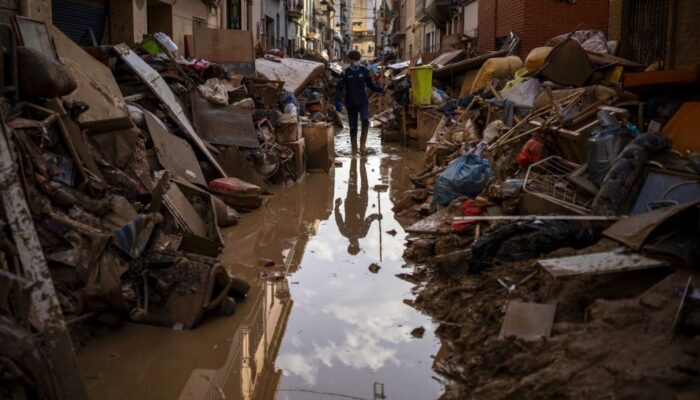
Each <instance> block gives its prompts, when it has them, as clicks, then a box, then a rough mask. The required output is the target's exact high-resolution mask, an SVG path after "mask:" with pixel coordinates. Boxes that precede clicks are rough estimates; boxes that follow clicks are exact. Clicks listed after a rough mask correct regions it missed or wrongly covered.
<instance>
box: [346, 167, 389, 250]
mask: <svg viewBox="0 0 700 400" xmlns="http://www.w3.org/2000/svg"><path fill="white" fill-rule="evenodd" d="M365 162H366V160H364V159H363V160H362V161H361V162H360V179H361V185H360V191H359V193H358V191H357V159H356V158H353V159H352V160H351V161H350V181H349V182H348V194H347V195H346V196H345V221H343V216H342V215H341V214H340V205H341V204H342V203H343V200H341V199H340V197H338V198H337V199H335V223H336V225H338V229H339V230H340V233H341V234H342V235H343V236H345V237H346V238H348V240H349V241H350V245H349V246H348V253H350V254H352V255H355V254H357V253H359V252H360V239H361V238H364V237H365V236H367V232H368V231H369V227H370V226H371V225H372V222H373V221H375V220H378V219H381V218H382V217H381V215H380V214H372V215H370V216H369V217H367V218H365V213H366V212H367V200H368V199H367V196H368V195H367V190H368V187H367V169H366V168H365Z"/></svg>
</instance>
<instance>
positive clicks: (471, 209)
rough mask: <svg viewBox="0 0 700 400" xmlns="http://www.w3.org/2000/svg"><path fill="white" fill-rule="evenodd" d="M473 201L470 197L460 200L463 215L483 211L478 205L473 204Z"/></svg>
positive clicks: (476, 213)
mask: <svg viewBox="0 0 700 400" xmlns="http://www.w3.org/2000/svg"><path fill="white" fill-rule="evenodd" d="M474 203H475V201H474V200H472V199H466V200H464V202H462V214H464V215H482V214H483V213H484V211H483V210H482V209H481V208H480V207H479V206H475V205H474Z"/></svg>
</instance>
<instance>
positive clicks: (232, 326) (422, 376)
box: [79, 130, 442, 400]
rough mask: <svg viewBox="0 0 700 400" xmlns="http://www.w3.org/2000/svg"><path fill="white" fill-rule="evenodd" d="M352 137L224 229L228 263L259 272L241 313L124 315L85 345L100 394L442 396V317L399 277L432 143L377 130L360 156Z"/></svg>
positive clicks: (104, 399)
mask: <svg viewBox="0 0 700 400" xmlns="http://www.w3.org/2000/svg"><path fill="white" fill-rule="evenodd" d="M347 143H348V139H347V131H343V132H342V133H340V134H339V135H337V136H336V149H337V151H338V153H339V155H338V156H337V158H336V160H337V161H339V162H340V163H342V165H340V166H337V167H336V168H335V169H333V170H331V172H330V173H328V174H325V173H311V174H308V175H307V176H306V177H304V179H303V180H301V181H300V182H298V183H296V184H294V185H290V186H286V187H273V188H272V191H273V192H274V193H275V195H274V196H273V197H272V198H271V200H270V202H269V204H268V205H267V206H266V207H264V208H262V209H260V210H257V211H255V212H252V213H248V214H245V215H243V218H242V219H241V222H240V223H239V225H237V226H235V227H232V228H228V229H226V230H225V231H224V232H223V235H224V239H225V241H226V247H225V249H224V251H223V254H222V259H223V261H224V264H225V265H226V266H227V267H228V268H230V271H231V272H232V273H234V274H236V275H239V276H242V277H245V278H247V279H248V280H249V281H250V282H251V284H252V288H251V291H250V293H249V295H248V297H247V299H246V300H245V301H242V302H239V304H238V307H237V309H236V313H235V314H234V315H233V316H231V317H209V318H207V319H205V320H204V321H202V322H201V323H200V325H199V326H197V327H196V328H195V329H193V330H191V331H181V330H173V329H165V328H161V327H154V326H146V325H137V324H131V323H125V324H123V325H122V326H121V327H120V328H118V329H116V330H113V331H109V332H104V333H100V334H98V335H97V336H95V337H93V338H91V339H90V340H89V341H88V342H87V345H86V347H85V348H84V349H83V350H82V351H81V353H80V355H79V362H80V365H81V368H82V372H83V377H84V380H85V384H86V387H87V390H88V392H89V395H90V397H91V398H94V399H101V400H109V399H275V398H276V399H280V400H297V399H311V400H314V399H343V398H344V399H369V400H371V399H378V398H387V399H401V400H408V399H421V400H424V399H433V398H437V397H439V395H440V393H441V392H442V386H441V384H440V383H439V381H438V380H437V379H436V378H435V374H434V372H433V371H432V363H433V357H434V355H435V354H436V353H437V351H438V349H439V347H440V343H439V341H438V340H437V339H436V338H435V337H434V336H433V331H434V325H433V323H432V322H431V321H430V320H429V318H428V317H426V316H425V315H423V314H421V313H419V312H418V311H416V310H414V309H413V308H411V307H410V306H408V305H406V304H405V303H404V299H412V298H413V295H412V294H411V288H412V286H413V285H412V284H411V283H409V282H406V281H404V280H402V279H400V278H398V277H396V276H395V275H396V274H398V273H402V272H403V273H406V272H411V269H407V268H403V266H404V260H403V258H402V254H403V250H404V238H405V233H404V231H403V229H402V227H401V224H400V223H399V221H397V220H396V219H395V218H394V215H393V213H392V212H391V208H392V205H393V202H394V201H396V200H397V198H398V197H399V196H400V194H401V193H402V192H403V190H404V189H405V188H406V187H408V185H409V175H410V174H411V173H412V172H415V170H416V169H417V168H418V165H419V162H420V157H421V154H420V153H418V152H416V151H412V150H406V149H401V148H400V147H399V146H397V145H394V144H384V145H382V144H381V143H380V141H379V139H378V133H377V132H375V131H373V130H370V138H369V147H371V148H374V149H376V150H378V151H377V153H376V154H373V155H370V156H368V157H366V158H362V159H360V158H351V157H350V156H349V155H348V144H347ZM382 184H383V185H386V186H383V187H382V186H379V187H376V185H382ZM387 186H388V187H387ZM384 188H386V190H384ZM380 215H381V218H380ZM394 231H395V232H394ZM389 232H390V233H389ZM270 260H271V261H272V262H274V266H273V267H269V266H265V264H267V265H270V264H271V263H270ZM372 263H376V264H378V265H379V266H380V267H381V269H380V270H379V271H378V272H377V273H372V272H370V271H369V269H368V267H369V265H370V264H372ZM420 326H422V327H424V328H425V335H424V336H423V338H422V339H416V338H414V337H412V336H411V334H410V332H411V331H412V330H413V329H414V328H416V327H420ZM381 393H383V394H384V396H385V397H380V394H381Z"/></svg>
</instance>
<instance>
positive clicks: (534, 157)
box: [518, 139, 544, 169]
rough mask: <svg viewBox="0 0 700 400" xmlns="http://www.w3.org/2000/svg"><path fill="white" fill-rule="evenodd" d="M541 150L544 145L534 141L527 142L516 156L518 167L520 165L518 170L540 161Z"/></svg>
mask: <svg viewBox="0 0 700 400" xmlns="http://www.w3.org/2000/svg"><path fill="white" fill-rule="evenodd" d="M543 149H544V145H543V144H542V142H539V141H537V140H535V139H530V140H528V141H527V143H525V146H523V148H522V150H520V154H518V165H520V168H521V169H525V168H527V167H529V166H530V165H531V164H534V163H536V162H537V161H540V158H542V150H543Z"/></svg>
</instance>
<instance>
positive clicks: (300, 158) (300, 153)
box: [280, 138, 307, 179]
mask: <svg viewBox="0 0 700 400" xmlns="http://www.w3.org/2000/svg"><path fill="white" fill-rule="evenodd" d="M280 146H284V147H287V148H289V149H291V150H292V151H293V152H294V159H293V160H292V163H294V172H295V173H296V175H297V179H301V177H302V176H304V174H305V173H306V163H307V159H306V140H304V138H300V139H299V140H296V141H294V142H287V143H280Z"/></svg>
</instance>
